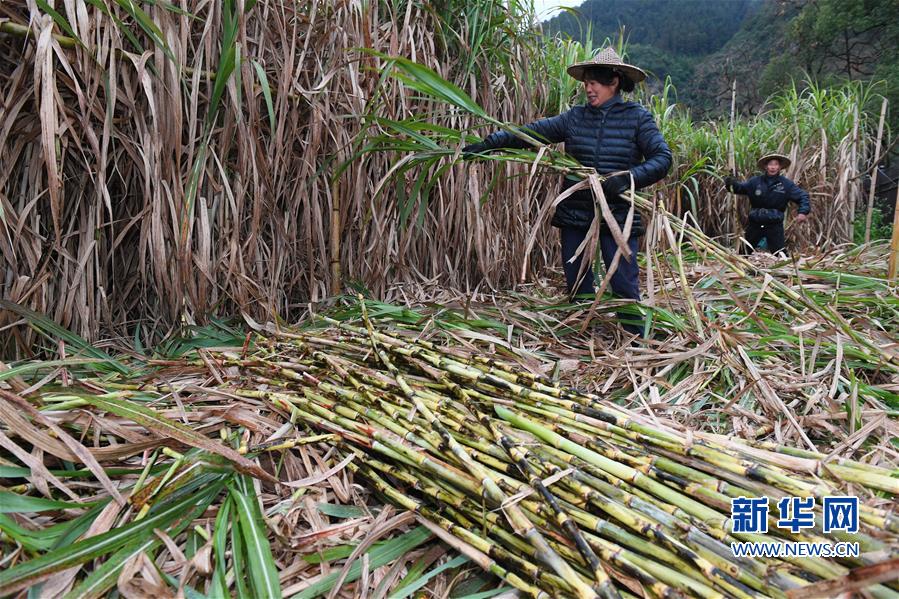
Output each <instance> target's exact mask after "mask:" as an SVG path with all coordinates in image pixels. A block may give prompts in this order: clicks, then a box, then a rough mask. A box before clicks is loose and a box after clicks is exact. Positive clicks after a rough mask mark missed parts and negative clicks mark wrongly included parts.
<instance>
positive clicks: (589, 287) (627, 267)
mask: <svg viewBox="0 0 899 599" xmlns="http://www.w3.org/2000/svg"><path fill="white" fill-rule="evenodd" d="M559 234H560V237H561V240H562V269H563V270H564V271H565V281H566V283H567V284H568V292H569V293H570V292H571V291H572V289H574V286H575V283H577V278H578V271H579V270H580V267H581V263H582V261H586V262H587V263H588V265H589V266H588V267H587V273H586V274H585V275H584V280H583V281H581V284H580V285H579V286H578V288H577V294H578V295H582V294H583V295H593V293H594V286H593V268H592V266H593V256H590V255H587V254H586V253H584V254H582V255H581V259H580V260H575V262H574V263H569V260H570V259H571V257H572V256H574V253H575V252H576V251H577V248H578V246H579V245H580V244H581V242H582V241H584V238H585V237H587V229H580V228H574V227H561V228H560V229H559ZM628 247H630V250H631V257H630V259H629V260H628V259H627V258H625V257H624V256H622V257H621V259H620V260H619V261H618V268H617V269H616V270H615V273H614V274H613V275H612V280H611V281H610V282H609V287H611V289H612V293H614V294H615V295H617V296H619V297H623V298H628V299H633V300H636V301H638V302H639V301H640V280H639V275H640V267H639V266H638V264H637V239H636V238H633V237H632V238H631V239H630V240H629V241H628ZM599 249H600V252H601V254H602V261H603V264H605V265H606V270H608V268H609V265H611V264H612V260H613V259H614V258H615V251H616V250H617V249H618V244H616V243H615V238H614V237H612V234H611V233H609V232H608V231H602V232H601V233H600V234H599ZM618 318H619V319H620V320H623V321H625V322H627V323H628V324H623V326H624V328H625V329H626V330H627V331H628V332H631V333H635V334H637V335H642V334H643V324H642V322H641V319H640V318H639V317H635V316H634V315H632V314H628V313H626V312H619V313H618Z"/></svg>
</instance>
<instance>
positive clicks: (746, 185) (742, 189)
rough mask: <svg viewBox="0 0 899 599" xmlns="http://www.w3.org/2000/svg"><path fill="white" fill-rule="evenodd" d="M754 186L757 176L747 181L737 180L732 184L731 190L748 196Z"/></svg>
mask: <svg viewBox="0 0 899 599" xmlns="http://www.w3.org/2000/svg"><path fill="white" fill-rule="evenodd" d="M754 187H755V177H752V178H751V179H749V180H747V181H737V182H736V183H734V184H733V185H732V186H731V188H730V191H731V193H735V194H737V195H741V196H748V195H749V194H750V192H751V190H752V189H753V188H754Z"/></svg>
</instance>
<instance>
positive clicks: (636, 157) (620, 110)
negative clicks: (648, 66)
mask: <svg viewBox="0 0 899 599" xmlns="http://www.w3.org/2000/svg"><path fill="white" fill-rule="evenodd" d="M522 130H523V131H524V132H525V133H527V134H529V135H531V136H532V137H534V138H535V139H538V140H540V141H543V142H546V143H559V142H564V143H565V152H566V153H568V154H570V155H571V156H573V157H574V158H575V159H576V160H577V161H578V162H580V163H581V164H582V165H584V166H588V167H593V168H595V169H596V172H598V173H599V174H601V175H604V174H608V173H612V172H616V171H623V170H630V172H631V173H632V174H633V176H634V183H635V186H636V188H637V189H639V188H641V187H646V186H648V185H652V184H653V183H655V182H656V181H659V180H660V179H662V178H663V177H664V176H665V174H666V173H667V172H668V169H669V168H671V150H670V149H669V148H668V144H666V143H665V140H664V138H663V137H662V134H661V132H660V131H659V128H658V127H657V126H656V123H655V120H654V119H653V118H652V114H650V112H649V111H648V110H646V109H645V108H643V107H642V106H641V105H640V104H637V103H636V102H625V101H624V100H622V99H621V96H618V95H616V96H614V97H613V98H610V99H609V100H608V101H607V102H606V103H605V104H603V105H602V106H599V107H593V106H590V105H589V104H584V105H580V106H575V107H574V108H572V109H571V110H568V111H567V112H563V113H562V114H560V115H558V116H554V117H550V118H546V119H540V120H539V121H535V122H533V123H530V124H528V125H525V126H524V127H522ZM484 144H485V145H486V146H487V148H488V149H496V148H526V147H529V144H528V143H527V142H525V141H523V140H521V139H519V138H518V137H515V136H514V135H513V134H511V133H509V132H508V131H497V132H496V133H493V134H492V135H490V136H488V137H487V139H485V140H484ZM575 183H577V180H573V179H568V178H566V180H565V182H564V185H563V189H568V188H569V187H571V186H572V185H574V184H575ZM607 199H608V200H609V206H610V208H611V209H612V213H613V214H614V215H615V220H616V221H617V222H618V224H619V225H621V226H624V221H625V218H626V217H627V213H628V210H629V209H630V202H628V201H627V200H624V199H621V198H618V197H616V198H607ZM593 216H594V210H593V194H592V192H591V191H590V190H582V191H578V192H575V194H574V195H572V196H570V197H568V198H566V199H565V200H563V201H562V202H561V203H560V204H559V205H558V206H557V207H556V213H555V215H554V216H553V220H552V224H553V225H554V226H556V227H583V228H587V227H589V226H590V223H591V222H592V221H593ZM643 230H644V229H643V224H642V222H641V219H640V213H639V212H636V213H635V214H634V222H633V226H632V228H631V235H632V236H637V235H642V234H643Z"/></svg>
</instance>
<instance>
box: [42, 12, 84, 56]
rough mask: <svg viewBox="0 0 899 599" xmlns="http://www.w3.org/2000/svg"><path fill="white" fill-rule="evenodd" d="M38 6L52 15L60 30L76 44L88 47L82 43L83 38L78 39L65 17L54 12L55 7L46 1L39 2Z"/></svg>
mask: <svg viewBox="0 0 899 599" xmlns="http://www.w3.org/2000/svg"><path fill="white" fill-rule="evenodd" d="M37 6H38V8H40V9H41V10H42V11H44V12H45V13H47V14H48V15H50V16H51V17H52V18H53V22H54V23H56V25H57V26H58V27H59V28H60V29H62V30H63V31H65V32H66V35H68V36H69V37H71V38H72V39H74V40H75V41H76V42H78V45H79V46H81V47H82V48H84V47H86V46H85V45H84V42H82V41H81V38H80V37H78V36H77V35H75V30H74V29H72V26H71V25H69V22H68V21H67V20H66V18H65V17H64V16H62V15H61V14H59V13H58V12H56V11H55V10H53V7H51V6H50V5H49V4H47V2H46V0H37Z"/></svg>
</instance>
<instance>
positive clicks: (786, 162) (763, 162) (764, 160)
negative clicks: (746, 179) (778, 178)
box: [757, 152, 793, 170]
mask: <svg viewBox="0 0 899 599" xmlns="http://www.w3.org/2000/svg"><path fill="white" fill-rule="evenodd" d="M775 158H776V159H777V160H778V161H779V162H780V168H782V169H785V168H787V167H788V166H790V164H792V162H793V161H792V160H790V159H789V158H787V157H786V156H784V155H783V154H778V153H777V152H772V153H770V154H765V155H764V156H762V157H761V158H759V161H758V163H757V164H758V165H759V168H760V169H762V170H765V167H766V166H767V165H768V161H769V160H774V159H775Z"/></svg>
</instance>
